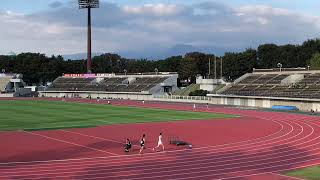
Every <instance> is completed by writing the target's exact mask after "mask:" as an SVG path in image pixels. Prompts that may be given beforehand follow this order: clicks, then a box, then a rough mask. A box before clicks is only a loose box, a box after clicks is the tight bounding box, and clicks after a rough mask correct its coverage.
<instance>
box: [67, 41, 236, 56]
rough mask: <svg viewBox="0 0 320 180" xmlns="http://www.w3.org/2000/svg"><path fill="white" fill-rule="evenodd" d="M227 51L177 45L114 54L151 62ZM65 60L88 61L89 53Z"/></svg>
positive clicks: (95, 54)
mask: <svg viewBox="0 0 320 180" xmlns="http://www.w3.org/2000/svg"><path fill="white" fill-rule="evenodd" d="M241 50H242V49H238V50H235V49H234V50H233V51H234V52H238V51H241ZM226 51H230V48H222V47H196V46H193V45H188V44H177V45H175V46H173V47H170V48H162V49H161V48H149V49H144V50H143V51H124V52H113V53H116V54H119V55H120V56H122V57H124V58H129V59H149V60H159V59H165V58H168V57H171V56H178V55H182V56H183V55H185V54H186V53H189V52H202V53H210V54H216V55H218V56H221V55H223V54H224V53H225V52H226ZM101 54H104V53H92V57H94V56H99V55H101ZM63 58H64V59H65V60H68V59H71V60H78V59H87V53H77V54H70V55H63Z"/></svg>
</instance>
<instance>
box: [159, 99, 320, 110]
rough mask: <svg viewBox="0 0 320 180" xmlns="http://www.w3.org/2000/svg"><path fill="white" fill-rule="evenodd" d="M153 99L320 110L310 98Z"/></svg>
mask: <svg viewBox="0 0 320 180" xmlns="http://www.w3.org/2000/svg"><path fill="white" fill-rule="evenodd" d="M153 100H157V101H174V102H189V103H210V104H217V105H229V106H243V107H258V108H271V107H272V106H274V105H284V106H296V107H297V108H299V110H301V111H311V109H312V110H314V111H319V112H320V100H310V99H300V100H296V99H292V100H290V99H281V98H278V99H273V98H259V97H236V96H234V97H231V96H212V97H190V96H181V97H180V96H154V97H153Z"/></svg>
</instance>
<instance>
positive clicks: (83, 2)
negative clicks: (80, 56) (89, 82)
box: [78, 0, 99, 73]
mask: <svg viewBox="0 0 320 180" xmlns="http://www.w3.org/2000/svg"><path fill="white" fill-rule="evenodd" d="M78 2H79V9H88V41H87V43H88V52H87V53H88V60H87V72H88V73H91V8H99V0H78Z"/></svg>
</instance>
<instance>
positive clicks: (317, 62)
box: [310, 52, 320, 69]
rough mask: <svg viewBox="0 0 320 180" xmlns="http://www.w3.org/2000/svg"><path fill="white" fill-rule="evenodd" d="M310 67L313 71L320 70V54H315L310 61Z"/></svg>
mask: <svg viewBox="0 0 320 180" xmlns="http://www.w3.org/2000/svg"><path fill="white" fill-rule="evenodd" d="M310 66H311V68H312V69H320V53H319V52H318V53H315V54H314V55H313V56H312V58H311V59H310Z"/></svg>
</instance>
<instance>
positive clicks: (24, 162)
mask: <svg viewBox="0 0 320 180" xmlns="http://www.w3.org/2000/svg"><path fill="white" fill-rule="evenodd" d="M262 120H263V119H262ZM271 121H273V122H275V123H277V124H279V125H280V126H281V129H280V130H279V131H277V132H275V133H273V134H270V135H267V136H263V137H258V138H255V139H250V140H244V141H239V142H234V143H228V144H220V145H214V146H202V147H196V148H193V150H202V149H208V148H213V147H220V146H229V145H233V144H239V143H244V142H248V141H255V140H260V139H264V138H267V137H270V136H274V135H276V134H278V133H280V132H282V131H283V129H284V127H283V125H282V124H281V123H278V122H277V121H274V120H271ZM287 134H288V133H287ZM181 151H189V150H186V149H181V150H170V151H165V153H175V152H181ZM160 153H161V152H160ZM160 153H158V154H160ZM150 154H153V155H154V153H145V155H150ZM121 156H122V157H129V156H137V157H140V156H138V155H136V154H132V155H116V156H108V157H104V156H103V157H93V158H71V159H61V160H59V159H56V160H44V161H16V162H6V163H0V167H1V165H12V164H30V163H50V162H64V161H66V162H67V161H81V160H97V159H110V158H117V157H121Z"/></svg>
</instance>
